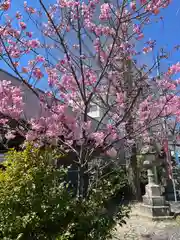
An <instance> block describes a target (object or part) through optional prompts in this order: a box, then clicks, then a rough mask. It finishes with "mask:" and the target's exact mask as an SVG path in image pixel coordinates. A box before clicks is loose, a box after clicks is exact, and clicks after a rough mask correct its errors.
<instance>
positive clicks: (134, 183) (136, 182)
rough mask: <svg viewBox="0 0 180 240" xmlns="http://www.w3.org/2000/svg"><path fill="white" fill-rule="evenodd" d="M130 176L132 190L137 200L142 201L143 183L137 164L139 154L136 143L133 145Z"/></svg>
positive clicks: (129, 169)
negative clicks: (137, 153) (141, 182)
mask: <svg viewBox="0 0 180 240" xmlns="http://www.w3.org/2000/svg"><path fill="white" fill-rule="evenodd" d="M128 175H129V176H128V178H129V183H130V187H131V190H132V194H133V197H134V199H135V200H137V201H141V200H142V196H141V184H140V174H139V168H138V164H137V155H136V146H135V145H134V146H133V147H132V156H131V160H130V164H129V168H128Z"/></svg>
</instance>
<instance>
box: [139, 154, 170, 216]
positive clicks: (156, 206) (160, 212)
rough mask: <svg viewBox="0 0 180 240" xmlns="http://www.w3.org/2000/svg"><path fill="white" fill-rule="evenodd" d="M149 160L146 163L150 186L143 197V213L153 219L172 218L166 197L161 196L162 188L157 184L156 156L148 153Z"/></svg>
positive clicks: (148, 185) (147, 186)
mask: <svg viewBox="0 0 180 240" xmlns="http://www.w3.org/2000/svg"><path fill="white" fill-rule="evenodd" d="M147 158H148V160H146V161H145V162H144V166H145V167H146V168H147V173H148V184H147V185H146V188H145V189H146V193H145V195H144V196H143V204H142V206H141V207H142V211H143V212H142V213H143V215H146V216H147V217H150V218H152V219H163V218H168V217H169V216H170V207H169V205H168V204H167V203H166V201H165V198H164V196H161V187H160V186H159V184H157V182H156V180H155V176H154V171H153V170H154V165H155V162H156V161H155V160H156V157H155V154H154V155H153V153H148V157H147Z"/></svg>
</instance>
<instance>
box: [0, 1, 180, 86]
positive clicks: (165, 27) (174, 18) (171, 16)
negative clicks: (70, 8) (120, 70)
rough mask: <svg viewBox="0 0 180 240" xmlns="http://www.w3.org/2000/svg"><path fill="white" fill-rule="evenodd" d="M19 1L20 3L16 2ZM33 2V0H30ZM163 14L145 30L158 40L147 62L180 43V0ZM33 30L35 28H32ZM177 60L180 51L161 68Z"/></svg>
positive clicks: (165, 67) (163, 11) (12, 11)
mask: <svg viewBox="0 0 180 240" xmlns="http://www.w3.org/2000/svg"><path fill="white" fill-rule="evenodd" d="M16 2H18V4H16ZM23 2H24V0H18V1H17V0H12V9H11V13H12V14H13V15H14V13H15V12H16V11H17V10H21V9H23V8H22V7H20V6H21V5H22V4H23ZM37 2H38V0H33V6H35V5H36V3H37ZM45 2H48V3H50V2H53V0H46V1H45ZM29 3H32V1H29ZM161 15H162V16H163V18H164V19H163V21H161V22H159V23H158V24H157V23H152V24H151V25H150V26H148V27H147V28H146V30H145V39H149V38H151V39H153V40H154V39H155V40H156V41H157V47H156V49H155V51H154V52H153V53H152V54H150V55H147V56H144V57H143V58H142V59H141V61H143V63H146V64H152V62H153V59H154V58H155V57H156V55H157V52H158V50H159V49H160V48H161V47H163V48H164V49H165V50H167V51H168V52H169V51H170V52H172V50H173V47H174V46H175V45H178V44H180V0H172V3H171V4H170V6H169V7H168V8H167V9H164V10H162V11H161ZM30 30H31V31H33V30H34V29H30ZM177 61H180V52H179V51H178V52H173V54H172V55H171V56H170V58H169V59H168V60H163V61H162V63H161V70H162V71H165V70H166V69H167V67H168V66H169V65H171V64H173V63H175V62H177ZM0 67H1V68H4V69H6V70H8V71H9V69H8V68H7V67H6V66H5V65H4V64H3V63H2V62H0ZM39 87H40V88H43V89H44V88H46V87H47V84H46V83H45V81H41V82H40V84H39Z"/></svg>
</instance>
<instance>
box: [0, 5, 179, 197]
mask: <svg viewBox="0 0 180 240" xmlns="http://www.w3.org/2000/svg"><path fill="white" fill-rule="evenodd" d="M11 4H13V3H11V1H10V0H5V1H2V3H1V22H2V24H1V26H0V56H1V59H2V60H3V61H4V62H5V63H6V64H7V66H8V67H9V68H10V69H11V70H12V71H13V72H14V74H15V75H16V76H17V77H18V78H19V79H20V80H21V81H22V83H23V84H25V85H26V86H27V87H28V88H29V89H31V91H32V93H33V94H34V95H35V96H36V97H37V101H39V103H40V105H41V108H42V111H41V115H40V116H39V117H38V118H32V119H30V120H28V122H26V124H24V121H22V118H23V112H24V101H23V99H24V93H23V91H22V90H21V89H20V88H19V87H14V86H12V85H11V83H10V82H8V81H7V80H6V79H4V80H3V81H1V85H0V113H1V124H2V127H4V128H5V127H6V128H7V129H6V136H7V137H8V138H12V137H13V136H14V135H15V134H16V133H19V134H21V135H23V136H24V137H25V138H26V140H27V141H33V142H34V143H36V144H39V145H43V144H47V143H48V144H52V145H56V146H57V147H59V148H61V150H64V151H71V152H74V153H75V154H76V159H75V162H76V164H77V165H78V168H79V173H78V174H79V181H78V195H79V196H83V195H84V190H83V189H84V174H85V173H89V172H90V171H91V172H92V171H93V166H94V165H93V164H89V163H92V160H93V159H95V158H96V157H98V156H99V155H100V154H105V155H107V156H110V157H111V158H112V159H113V158H114V159H116V157H117V154H118V153H117V152H118V148H119V146H122V144H123V148H124V149H125V150H126V149H128V148H131V150H132V149H134V151H135V152H134V155H136V151H137V148H136V142H137V141H139V139H141V140H142V139H143V141H146V142H148V141H149V139H150V138H151V136H150V135H149V129H152V127H153V126H156V125H159V124H160V123H161V119H164V118H168V117H170V116H176V118H177V119H178V121H179V120H180V110H179V109H180V107H179V106H180V98H179V95H178V85H179V83H180V81H179V80H178V79H177V80H174V79H173V80H172V76H173V75H174V74H177V73H178V72H180V64H179V63H177V64H175V65H173V66H172V67H170V68H169V70H168V71H167V72H166V73H163V74H162V76H161V77H160V79H159V78H157V79H156V78H153V79H152V78H150V74H151V73H152V71H153V69H154V68H155V66H156V63H153V65H152V66H145V65H141V66H137V65H136V62H138V58H139V56H140V55H141V54H150V53H151V52H152V51H153V49H154V47H155V41H152V40H149V41H146V42H145V44H143V47H142V49H141V51H137V44H138V43H139V42H140V41H143V38H144V34H143V32H144V29H145V28H147V27H148V25H149V24H150V23H151V21H152V19H153V17H154V16H155V17H156V16H158V14H159V13H160V12H161V10H162V9H163V8H166V7H168V5H169V4H170V0H161V1H160V0H140V1H134V0H131V1H127V0H122V1H100V0H88V1H84V2H83V1H75V0H56V1H55V0H54V1H52V3H51V4H47V2H46V1H43V0H39V1H38V5H37V6H36V7H35V6H33V4H32V3H30V2H29V3H27V2H24V11H23V12H15V13H14V15H12V12H11V13H10V14H9V10H10V8H11ZM30 4H32V5H30ZM160 18H161V17H160ZM160 18H159V19H160ZM32 29H33V31H32ZM33 32H34V33H33ZM27 59H28V60H27ZM40 81H42V82H43V81H47V82H48V86H49V90H48V91H47V92H46V93H44V94H43V95H39V93H38V92H37V91H36V85H37V84H38V83H39V82H40ZM93 105H94V106H96V107H97V108H99V109H100V112H101V114H100V115H99V116H98V119H94V118H93V117H92V116H91V114H90V110H91V107H92V106H93ZM10 120H14V121H15V122H16V123H17V124H16V127H15V128H14V129H12V128H10V127H9V125H8V123H9V121H10ZM160 133H162V131H156V133H154V135H153V136H159V135H160ZM114 162H115V163H116V161H115V160H114ZM132 162H133V161H132ZM106 164H108V163H107V162H105V161H102V160H101V161H100V160H97V161H96V163H95V166H96V167H97V166H98V169H99V170H100V171H102V170H103V168H105V167H106ZM89 185H90V184H89Z"/></svg>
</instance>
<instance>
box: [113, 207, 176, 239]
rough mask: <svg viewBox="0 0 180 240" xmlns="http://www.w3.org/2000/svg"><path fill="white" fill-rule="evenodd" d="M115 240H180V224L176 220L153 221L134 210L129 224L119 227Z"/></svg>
mask: <svg viewBox="0 0 180 240" xmlns="http://www.w3.org/2000/svg"><path fill="white" fill-rule="evenodd" d="M113 240H180V223H178V222H177V221H175V220H164V221H152V220H150V219H148V218H145V217H140V216H137V213H136V212H135V210H132V214H131V217H130V219H128V220H127V224H126V225H124V226H122V227H120V226H118V227H117V231H116V232H115V233H114V238H113Z"/></svg>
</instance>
